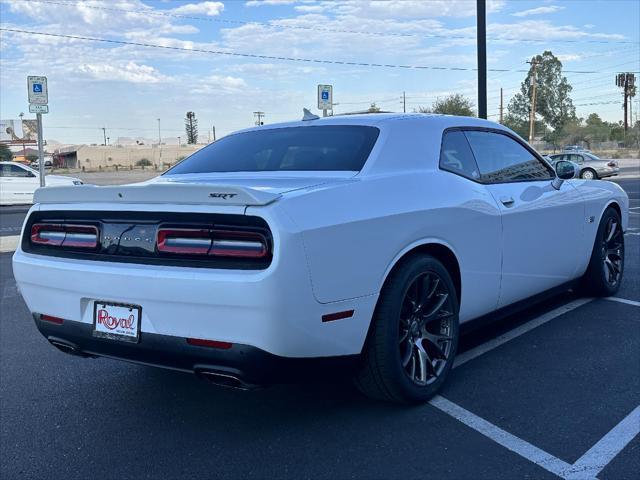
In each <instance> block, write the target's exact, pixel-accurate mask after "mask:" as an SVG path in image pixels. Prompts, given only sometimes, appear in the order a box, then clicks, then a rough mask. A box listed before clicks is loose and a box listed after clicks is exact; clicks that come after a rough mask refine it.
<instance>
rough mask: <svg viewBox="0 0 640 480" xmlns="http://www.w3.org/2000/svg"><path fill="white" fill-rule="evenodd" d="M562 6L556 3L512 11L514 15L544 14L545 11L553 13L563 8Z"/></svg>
mask: <svg viewBox="0 0 640 480" xmlns="http://www.w3.org/2000/svg"><path fill="white" fill-rule="evenodd" d="M563 9H564V7H560V6H558V5H549V6H548V7H537V8H530V9H529V10H522V11H521V12H516V13H512V14H511V15H513V16H514V17H529V16H531V15H544V14H545V13H554V12H558V11H560V10H563Z"/></svg>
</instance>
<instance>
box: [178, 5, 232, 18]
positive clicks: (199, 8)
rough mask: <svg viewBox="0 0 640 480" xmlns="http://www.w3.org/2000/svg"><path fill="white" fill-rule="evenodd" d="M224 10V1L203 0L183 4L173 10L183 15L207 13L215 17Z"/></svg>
mask: <svg viewBox="0 0 640 480" xmlns="http://www.w3.org/2000/svg"><path fill="white" fill-rule="evenodd" d="M223 10H224V4H223V3H222V2H201V3H187V4H186V5H181V6H179V7H176V8H174V9H173V10H172V12H173V13H178V14H181V15H207V16H209V17H215V16H218V15H220V14H221V13H222V11H223Z"/></svg>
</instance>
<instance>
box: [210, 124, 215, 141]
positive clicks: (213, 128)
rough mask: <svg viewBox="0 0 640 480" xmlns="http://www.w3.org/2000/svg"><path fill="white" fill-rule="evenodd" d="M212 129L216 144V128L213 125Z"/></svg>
mask: <svg viewBox="0 0 640 480" xmlns="http://www.w3.org/2000/svg"><path fill="white" fill-rule="evenodd" d="M211 129H212V130H213V141H214V142H215V141H216V126H215V125H212V126H211Z"/></svg>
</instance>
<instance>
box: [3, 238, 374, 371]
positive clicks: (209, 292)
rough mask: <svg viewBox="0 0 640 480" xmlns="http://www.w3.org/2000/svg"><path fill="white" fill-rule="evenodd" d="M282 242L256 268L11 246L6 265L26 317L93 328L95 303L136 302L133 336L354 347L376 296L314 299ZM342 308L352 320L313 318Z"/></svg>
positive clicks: (272, 347)
mask: <svg viewBox="0 0 640 480" xmlns="http://www.w3.org/2000/svg"><path fill="white" fill-rule="evenodd" d="M286 243H287V244H286V251H287V252H288V255H287V258H286V259H282V258H275V259H274V261H273V263H272V264H271V266H270V267H269V268H268V269H266V270H261V271H240V270H225V271H223V270H216V269H206V268H183V267H169V266H160V265H142V264H123V263H111V262H95V261H87V260H77V259H68V258H56V257H47V256H43V255H35V254H30V253H25V252H23V251H22V250H21V249H20V248H19V249H18V250H16V252H15V254H14V257H13V270H14V276H15V278H16V282H17V285H18V288H19V289H20V292H21V294H22V296H23V297H24V299H25V302H26V304H27V307H28V308H29V310H30V311H31V312H32V313H41V314H46V315H51V316H55V317H59V318H63V319H65V320H70V321H73V322H76V323H79V324H82V325H83V326H84V327H85V328H91V326H92V325H93V304H94V301H96V300H98V301H106V302H113V303H127V304H134V305H139V306H141V308H142V314H141V324H140V331H141V334H142V335H148V334H154V335H161V336H168V337H179V339H180V340H179V341H183V340H184V338H198V339H206V340H217V341H222V342H229V343H233V344H240V345H248V346H251V347H255V348H257V349H259V350H262V351H264V352H268V353H270V354H273V355H276V356H281V357H295V358H297V357H303V358H304V357H329V356H342V355H352V354H358V353H360V351H361V350H362V346H363V344H364V340H365V338H366V334H367V330H368V327H369V323H370V320H371V317H372V314H373V310H374V308H375V302H376V300H377V296H376V295H372V296H367V297H360V298H355V299H349V300H344V301H339V302H332V303H324V304H323V303H319V302H318V301H317V300H316V299H315V297H314V295H313V291H312V288H311V280H310V278H309V272H308V269H307V265H306V261H305V260H304V255H303V253H302V252H301V251H299V250H298V249H301V248H302V247H301V246H300V245H299V244H298V243H297V242H293V241H287V242H286ZM347 310H353V311H354V314H353V316H352V317H350V318H345V319H342V320H337V321H332V322H323V321H322V316H323V315H327V314H332V313H336V312H341V311H347ZM104 354H105V355H107V354H108V352H106V351H105V352H104ZM114 356H117V355H114ZM187 369H188V368H187Z"/></svg>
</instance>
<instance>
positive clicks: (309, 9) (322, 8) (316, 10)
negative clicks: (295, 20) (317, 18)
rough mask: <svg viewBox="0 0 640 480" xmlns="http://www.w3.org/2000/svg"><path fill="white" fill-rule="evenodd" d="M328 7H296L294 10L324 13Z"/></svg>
mask: <svg viewBox="0 0 640 480" xmlns="http://www.w3.org/2000/svg"><path fill="white" fill-rule="evenodd" d="M326 8H327V7H326V6H325V5H296V6H295V7H293V9H294V10H295V11H297V12H302V13H322V12H323V11H324V10H325V9H326Z"/></svg>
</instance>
